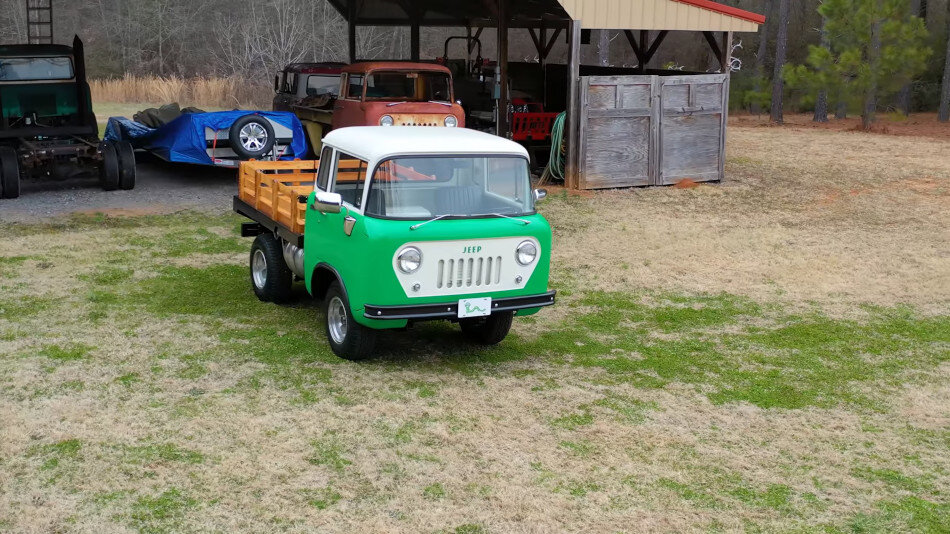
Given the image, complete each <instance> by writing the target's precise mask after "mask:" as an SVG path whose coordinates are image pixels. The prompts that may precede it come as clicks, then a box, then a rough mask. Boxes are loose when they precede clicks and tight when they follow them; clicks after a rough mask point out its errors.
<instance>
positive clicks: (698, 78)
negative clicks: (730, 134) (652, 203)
mask: <svg viewBox="0 0 950 534" xmlns="http://www.w3.org/2000/svg"><path fill="white" fill-rule="evenodd" d="M659 84H660V106H661V107H662V118H661V119H660V135H659V143H660V147H659V160H660V161H659V166H658V170H659V173H658V176H657V178H656V182H655V183H656V184H657V185H668V184H675V183H676V182H679V181H680V180H683V179H686V178H688V179H690V180H694V181H696V182H705V181H711V180H720V179H722V176H723V169H724V167H723V165H724V163H725V162H724V160H725V141H726V115H727V113H726V110H727V109H728V98H729V76H728V75H725V74H701V75H684V76H661V77H659Z"/></svg>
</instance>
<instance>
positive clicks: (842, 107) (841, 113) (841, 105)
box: [835, 98, 848, 119]
mask: <svg viewBox="0 0 950 534" xmlns="http://www.w3.org/2000/svg"><path fill="white" fill-rule="evenodd" d="M835 118H836V119H847V118H848V104H847V103H846V102H845V101H844V99H843V98H842V99H840V100H838V104H837V105H835Z"/></svg>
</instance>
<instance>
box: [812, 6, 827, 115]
mask: <svg viewBox="0 0 950 534" xmlns="http://www.w3.org/2000/svg"><path fill="white" fill-rule="evenodd" d="M827 23H828V19H826V18H825V17H821V46H822V48H829V47H830V46H831V45H830V43H829V42H828V31H827V29H826V28H825V26H826V24H827ZM812 121H814V122H828V91H827V90H826V89H825V88H824V87H823V88H821V90H819V91H818V99H817V100H816V101H815V116H814V117H813V118H812Z"/></svg>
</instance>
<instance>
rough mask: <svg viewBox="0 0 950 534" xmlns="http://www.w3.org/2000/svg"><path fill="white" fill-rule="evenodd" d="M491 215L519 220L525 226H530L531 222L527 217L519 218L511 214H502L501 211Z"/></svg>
mask: <svg viewBox="0 0 950 534" xmlns="http://www.w3.org/2000/svg"><path fill="white" fill-rule="evenodd" d="M489 215H494V216H495V217H501V218H502V219H511V220H512V221H518V222H520V223H522V224H524V225H525V226H528V225H529V224H531V221H529V220H527V219H519V218H517V217H512V216H510V215H502V214H501V213H489Z"/></svg>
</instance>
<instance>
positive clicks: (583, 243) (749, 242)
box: [545, 128, 950, 313]
mask: <svg viewBox="0 0 950 534" xmlns="http://www.w3.org/2000/svg"><path fill="white" fill-rule="evenodd" d="M726 173H727V180H726V181H725V183H723V184H721V185H705V186H700V187H697V188H692V189H677V188H652V189H628V190H621V191H603V192H596V193H585V194H583V196H581V197H579V199H578V200H576V201H571V202H564V203H557V204H554V203H552V205H551V206H549V207H546V208H545V209H546V211H545V214H546V215H548V216H549V217H550V218H551V219H552V220H553V221H554V227H555V232H556V234H555V235H556V236H557V238H558V239H557V247H556V249H555V265H557V266H561V267H562V268H566V269H570V270H574V271H577V273H578V274H577V275H576V276H577V277H578V278H583V279H584V280H585V282H586V283H590V284H592V285H593V286H595V287H598V288H600V289H616V288H618V287H626V288H630V289H634V288H640V287H649V288H666V289H672V290H677V291H678V290H683V289H686V290H689V291H705V292H714V293H715V292H720V291H725V292H729V293H734V294H740V295H748V296H751V297H753V298H756V299H759V300H778V301H786V302H787V301H792V302H798V303H803V304H804V303H811V302H817V303H819V304H821V305H822V306H824V307H826V308H827V309H830V308H836V309H837V311H838V312H841V313H851V312H854V311H856V309H857V308H856V306H857V305H860V304H880V305H893V304H895V303H906V304H911V305H914V306H917V307H919V308H921V309H925V310H929V311H932V312H943V313H946V311H947V309H948V306H950V234H948V232H947V228H950V148H948V144H947V141H940V140H935V139H930V138H911V137H891V136H883V135H871V134H863V133H853V132H833V131H824V130H817V131H807V130H798V129H790V128H732V129H730V131H729V145H728V160H727V165H726ZM554 194H555V195H556V194H561V193H558V192H554ZM578 210H583V216H581V217H577V215H576V213H577V211H578ZM580 273H583V274H580Z"/></svg>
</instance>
